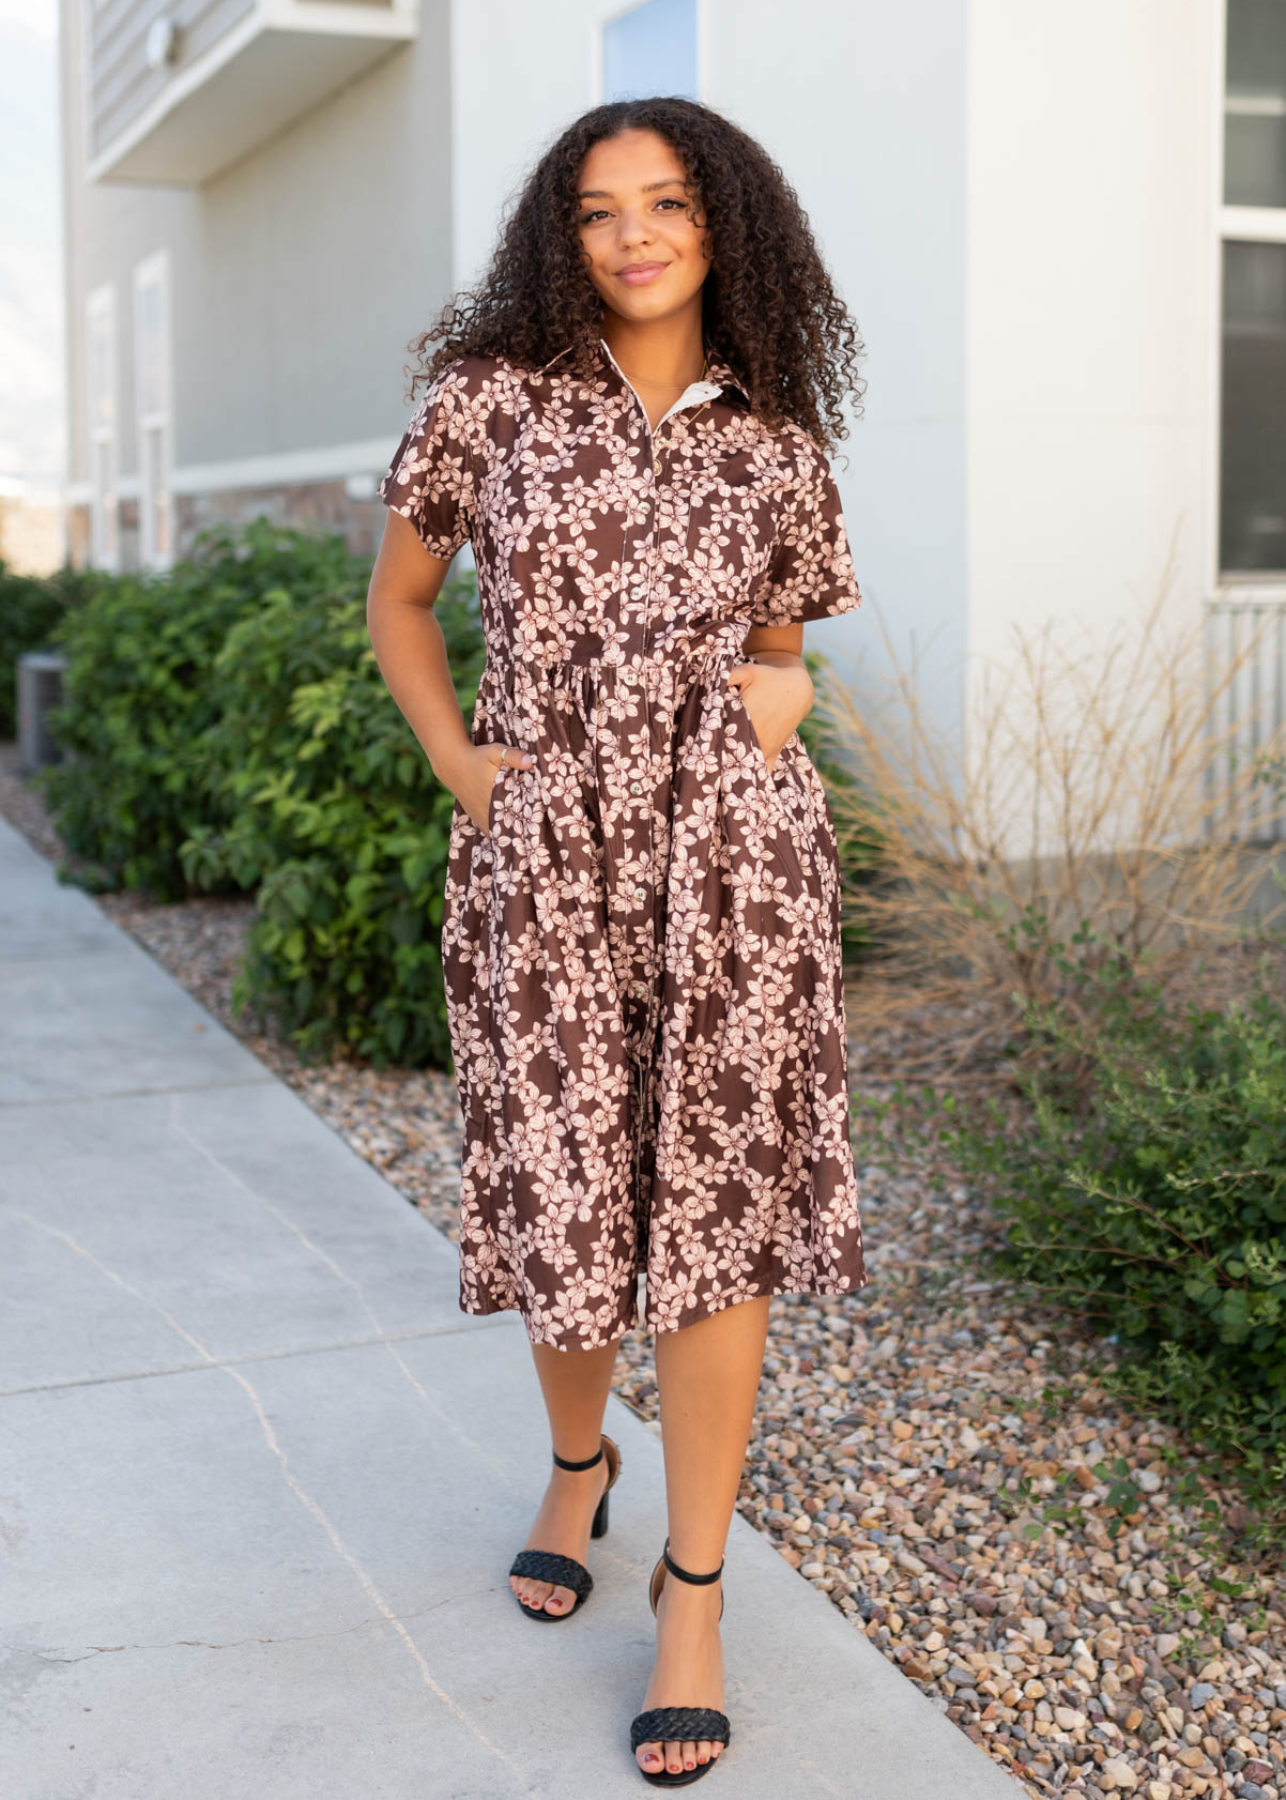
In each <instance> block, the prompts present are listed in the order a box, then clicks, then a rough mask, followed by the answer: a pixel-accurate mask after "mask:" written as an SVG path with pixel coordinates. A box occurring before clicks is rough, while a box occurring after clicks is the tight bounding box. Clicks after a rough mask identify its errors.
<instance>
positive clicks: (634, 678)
mask: <svg viewBox="0 0 1286 1800" xmlns="http://www.w3.org/2000/svg"><path fill="white" fill-rule="evenodd" d="M621 680H622V681H623V682H624V683H625V685H626V687H637V686H638V684H639V672H638V670H637V669H622V670H621Z"/></svg>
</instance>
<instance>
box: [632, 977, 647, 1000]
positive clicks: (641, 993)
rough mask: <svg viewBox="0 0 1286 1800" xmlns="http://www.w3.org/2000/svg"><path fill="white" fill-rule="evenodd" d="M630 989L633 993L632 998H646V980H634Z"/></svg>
mask: <svg viewBox="0 0 1286 1800" xmlns="http://www.w3.org/2000/svg"><path fill="white" fill-rule="evenodd" d="M632 991H633V994H634V998H635V999H636V1000H646V999H647V982H646V981H636V982H635V983H634V987H633V990H632Z"/></svg>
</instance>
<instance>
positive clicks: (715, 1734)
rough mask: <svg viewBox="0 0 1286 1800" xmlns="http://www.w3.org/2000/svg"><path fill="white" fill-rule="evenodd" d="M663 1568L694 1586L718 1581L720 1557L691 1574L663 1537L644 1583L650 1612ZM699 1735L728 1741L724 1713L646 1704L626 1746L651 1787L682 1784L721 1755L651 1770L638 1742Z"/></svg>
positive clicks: (714, 1741)
mask: <svg viewBox="0 0 1286 1800" xmlns="http://www.w3.org/2000/svg"><path fill="white" fill-rule="evenodd" d="M667 1569H668V1570H669V1572H670V1574H671V1575H677V1576H678V1578H679V1580H680V1581H690V1582H692V1583H693V1584H694V1586H697V1587H704V1586H706V1584H707V1583H708V1582H711V1581H718V1579H719V1577H720V1576H721V1575H722V1574H723V1560H722V1559H720V1562H719V1567H718V1568H717V1569H715V1570H714V1572H713V1573H712V1574H710V1575H694V1574H693V1573H692V1572H691V1570H690V1569H681V1568H680V1567H679V1565H678V1563H676V1562H675V1560H674V1558H673V1557H672V1556H671V1555H670V1540H669V1538H666V1540H665V1548H664V1549H663V1550H662V1552H661V1554H660V1556H658V1557H657V1559H656V1566H655V1568H654V1569H653V1570H652V1579H651V1582H650V1583H649V1587H648V1597H649V1599H650V1600H651V1602H652V1611H653V1612H654V1613H655V1611H656V1603H657V1599H658V1597H659V1595H660V1592H661V1589H662V1587H663V1586H664V1583H665V1572H666V1570H667ZM658 1575H659V1576H660V1580H659V1581H658V1580H657V1577H658ZM719 1617H720V1618H721V1619H722V1617H723V1595H722V1594H720V1596H719ZM703 1739H704V1741H705V1742H706V1743H708V1744H723V1745H724V1746H725V1747H726V1746H727V1745H728V1744H729V1743H730V1742H731V1741H732V1726H731V1725H730V1724H729V1722H728V1715H727V1713H723V1712H720V1711H719V1710H718V1708H717V1707H713V1706H650V1707H649V1708H648V1709H647V1711H646V1712H641V1713H639V1715H638V1717H637V1718H636V1719H634V1720H632V1721H631V1724H630V1750H631V1752H632V1754H633V1756H634V1765H635V1767H636V1768H637V1769H638V1771H639V1774H640V1775H641V1776H642V1777H643V1779H644V1781H650V1782H651V1783H652V1785H653V1787H686V1786H687V1784H688V1783H689V1782H690V1781H699V1780H700V1779H701V1777H702V1776H703V1775H704V1774H705V1773H706V1771H707V1770H709V1769H712V1768H713V1767H714V1765H715V1764H716V1763H717V1762H722V1761H723V1757H722V1756H712V1757H711V1758H710V1760H709V1762H704V1763H698V1764H697V1766H696V1768H695V1769H685V1770H684V1771H683V1773H682V1774H681V1775H671V1774H670V1773H669V1771H668V1770H664V1769H662V1770H658V1771H657V1772H656V1773H655V1774H651V1773H649V1771H648V1770H647V1769H644V1768H642V1767H640V1765H639V1760H638V1751H639V1746H640V1744H660V1745H662V1746H664V1745H665V1744H666V1743H667V1742H669V1743H678V1742H686V1743H694V1744H696V1743H700V1742H701V1741H702V1740H703Z"/></svg>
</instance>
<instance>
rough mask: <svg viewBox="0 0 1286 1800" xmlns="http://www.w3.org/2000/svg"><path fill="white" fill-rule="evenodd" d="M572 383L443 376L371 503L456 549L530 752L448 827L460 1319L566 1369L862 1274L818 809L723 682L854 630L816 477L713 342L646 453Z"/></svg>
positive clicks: (495, 703) (627, 424)
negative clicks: (558, 1357)
mask: <svg viewBox="0 0 1286 1800" xmlns="http://www.w3.org/2000/svg"><path fill="white" fill-rule="evenodd" d="M566 356H567V351H566V350H564V351H563V352H562V353H561V354H560V356H556V357H554V358H553V359H552V360H551V361H550V362H549V363H546V364H545V366H544V367H543V368H542V369H540V370H538V371H536V372H533V371H531V370H530V369H524V368H521V367H519V366H517V365H515V364H513V363H511V362H509V361H508V360H506V359H504V358H501V357H489V356H464V357H461V358H459V359H457V360H456V361H455V362H453V363H452V364H450V365H449V366H448V367H447V368H445V369H444V370H442V371H441V372H440V373H439V374H438V376H437V377H436V378H435V380H434V381H433V383H432V384H431V386H430V387H429V389H428V391H427V392H426V394H425V395H424V397H423V399H422V401H421V402H420V404H419V406H418V407H417V408H416V410H415V413H414V415H413V416H412V418H411V420H410V423H409V425H408V427H407V430H406V433H405V435H404V437H403V439H402V442H401V443H400V445H399V446H398V449H397V453H396V455H395V456H394V458H393V462H392V464H391V466H390V468H389V470H388V472H387V474H386V475H385V476H384V477H383V479H382V481H381V483H380V489H379V491H380V497H381V498H382V499H383V500H384V501H385V503H386V504H387V505H388V506H389V507H391V508H392V509H393V510H394V511H396V512H399V513H402V514H404V515H405V516H406V517H407V518H408V519H410V520H411V522H412V523H413V524H414V526H415V528H416V530H417V531H418V533H419V535H420V537H421V538H422V540H423V542H424V544H425V546H426V547H427V548H428V550H429V551H430V552H431V553H432V554H433V555H434V556H437V557H442V558H450V557H452V556H454V555H455V553H456V551H457V550H459V549H460V547H461V546H462V545H463V544H464V542H465V541H466V539H469V540H472V544H473V551H474V558H475V561H476V563H477V569H478V591H479V600H480V606H481V612H482V621H483V626H484V630H485V636H486V646H487V655H486V665H485V668H484V671H483V675H482V679H481V682H480V685H479V690H478V696H477V703H476V706H475V710H474V720H473V737H474V740H475V742H486V741H492V742H494V741H502V742H505V743H508V744H513V745H517V746H519V747H520V748H522V749H526V750H531V751H533V752H534V753H535V756H536V758H537V761H536V763H535V765H534V766H533V767H531V768H517V767H510V766H508V765H502V766H501V767H500V769H499V770H498V772H497V774H496V776H495V779H494V781H493V784H492V790H491V798H490V802H489V815H488V823H487V830H486V831H482V830H480V829H479V827H478V826H477V825H475V824H474V822H473V820H472V818H471V817H470V816H469V814H468V813H467V812H466V811H465V809H464V807H463V806H461V805H460V803H459V802H458V801H457V803H456V806H455V810H454V813H453V815H452V824H451V838H450V854H449V861H448V868H447V877H446V892H445V907H444V916H443V926H442V959H443V966H444V970H445V980H446V994H447V1004H448V1011H449V1022H450V1032H451V1041H452V1045H453V1050H454V1056H455V1064H456V1080H457V1084H458V1087H459V1094H460V1103H461V1108H462V1111H463V1116H464V1126H465V1144H464V1157H463V1183H462V1191H461V1214H460V1306H461V1310H462V1311H464V1312H466V1313H493V1312H497V1311H500V1310H502V1309H507V1308H515V1307H516V1308H517V1309H518V1310H519V1311H520V1312H521V1314H522V1316H523V1320H524V1323H525V1325H526V1328H527V1332H528V1335H529V1337H530V1339H531V1341H532V1342H533V1343H541V1344H554V1345H557V1346H558V1347H559V1348H560V1349H564V1350H575V1349H593V1348H596V1347H598V1346H600V1345H605V1344H607V1343H609V1342H610V1341H611V1340H612V1339H613V1338H615V1337H618V1336H619V1335H620V1334H621V1332H623V1331H625V1330H627V1329H628V1328H630V1327H632V1326H634V1325H636V1324H639V1323H642V1324H643V1325H644V1326H645V1327H647V1328H650V1329H652V1330H654V1331H669V1330H673V1329H675V1328H676V1327H678V1326H681V1325H686V1324H690V1323H692V1322H693V1321H695V1320H697V1319H701V1318H704V1317H706V1316H707V1315H708V1314H711V1313H715V1312H718V1311H720V1310H721V1309H722V1308H724V1307H726V1306H730V1305H733V1304H735V1302H737V1301H739V1300H746V1299H750V1298H753V1297H755V1296H757V1295H765V1294H781V1293H796V1294H803V1293H808V1294H845V1293H854V1292H856V1291H857V1290H858V1289H859V1288H861V1287H863V1286H865V1284H866V1281H867V1279H868V1277H867V1274H866V1270H865V1265H864V1262H863V1256H862V1232H861V1223H860V1220H859V1216H858V1191H857V1181H856V1177H855V1174H854V1169H853V1158H852V1150H851V1144H850V1137H849V1099H848V1088H847V1080H846V1040H845V1024H844V1007H843V990H842V982H841V968H840V936H839V933H840V913H839V870H838V862H837V857H836V848H835V837H834V831H833V827H832V822H831V819H830V815H829V812H828V808H827V801H826V795H825V790H824V789H823V787H822V783H821V780H820V777H819V776H818V773H817V771H816V769H815V768H814V767H813V764H812V763H811V761H810V760H809V757H808V754H807V752H806V750H805V748H804V745H803V741H802V739H801V738H800V736H799V734H798V733H797V732H796V733H794V734H792V736H791V737H790V738H789V739H788V740H787V742H786V744H785V747H784V748H783V749H782V751H781V753H780V755H779V756H778V758H777V760H776V763H775V764H774V766H773V767H772V768H771V769H770V768H769V766H768V760H767V758H766V757H765V755H764V753H763V750H762V749H761V747H760V744H759V739H758V737H757V735H756V732H755V729H754V726H753V724H752V722H751V719H750V714H749V713H748V712H747V710H746V707H745V704H744V702H743V701H742V699H741V697H740V695H739V694H738V692H737V689H736V688H735V687H734V686H732V685H731V684H729V682H728V681H727V674H728V671H729V670H730V669H731V668H732V666H733V665H734V664H735V663H737V662H739V661H743V660H744V656H743V654H742V649H741V646H742V643H743V641H744V639H745V636H746V633H747V631H748V630H749V628H750V627H751V626H753V625H784V624H790V623H793V622H794V621H796V620H804V619H816V618H820V617H822V616H823V614H826V613H839V612H847V611H849V610H850V609H851V608H853V607H856V606H857V605H858V604H859V603H860V600H861V594H860V591H859V589H858V585H857V581H856V579H855V577H854V573H853V565H852V562H851V559H850V555H849V549H848V543H847V538H846V534H845V529H844V521H843V516H842V513H841V510H840V503H839V496H838V493H837V490H836V487H835V481H834V477H833V475H832V473H831V471H830V468H829V465H828V463H827V461H826V458H825V457H824V455H823V454H822V452H821V450H820V449H819V447H818V446H817V445H816V443H815V442H814V440H813V439H812V438H811V437H810V436H809V435H808V433H807V432H805V431H804V430H802V429H801V428H799V427H798V426H795V425H793V424H788V425H787V426H786V427H785V428H784V429H777V430H769V429H768V428H767V427H766V426H765V425H764V424H763V423H762V422H761V421H760V420H759V419H758V418H757V417H756V416H755V414H754V413H753V412H752V411H751V410H750V405H749V400H748V397H747V394H746V392H745V390H744V388H742V387H741V386H740V385H739V384H738V382H737V380H736V377H735V375H734V374H733V372H732V370H731V369H730V368H729V367H728V365H727V364H726V363H725V362H724V361H723V360H722V358H720V357H719V356H718V355H717V354H716V353H715V352H714V351H713V350H711V351H710V353H709V361H708V374H709V377H710V378H709V379H708V380H702V381H698V382H694V383H693V384H692V385H691V386H690V387H689V388H688V389H687V390H686V391H685V392H684V393H683V394H682V396H681V397H680V398H679V399H678V400H677V401H676V402H675V403H674V405H673V406H672V407H671V408H670V410H669V412H668V413H667V414H666V415H665V417H664V418H663V419H662V420H661V421H660V423H659V424H658V426H657V428H656V429H655V431H653V430H652V428H651V427H650V425H649V423H648V419H647V415H646V412H645V410H644V407H643V404H642V402H641V400H640V399H639V397H638V395H637V393H636V391H635V390H634V388H633V387H632V386H631V385H630V383H629V381H628V380H627V379H626V377H625V375H624V374H623V373H622V372H621V370H620V368H619V366H618V365H617V363H616V360H615V358H614V357H613V356H612V353H611V351H610V349H609V347H608V345H607V343H606V340H601V341H600V344H599V346H598V349H597V360H598V367H597V369H596V371H595V373H594V375H593V376H592V378H586V377H585V376H577V375H575V374H574V372H570V368H569V365H568V364H566V363H564V361H563V359H564V358H565V357H566ZM560 365H561V366H560ZM640 1275H642V1276H643V1277H644V1298H643V1304H642V1313H641V1319H640V1316H639V1315H638V1313H637V1312H636V1306H637V1299H638V1280H639V1277H640Z"/></svg>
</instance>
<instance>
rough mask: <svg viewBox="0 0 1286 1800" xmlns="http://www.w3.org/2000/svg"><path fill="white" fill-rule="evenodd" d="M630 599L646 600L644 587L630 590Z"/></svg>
mask: <svg viewBox="0 0 1286 1800" xmlns="http://www.w3.org/2000/svg"><path fill="white" fill-rule="evenodd" d="M630 599H631V600H646V599H647V589H646V588H645V587H632V588H631V589H630Z"/></svg>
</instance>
